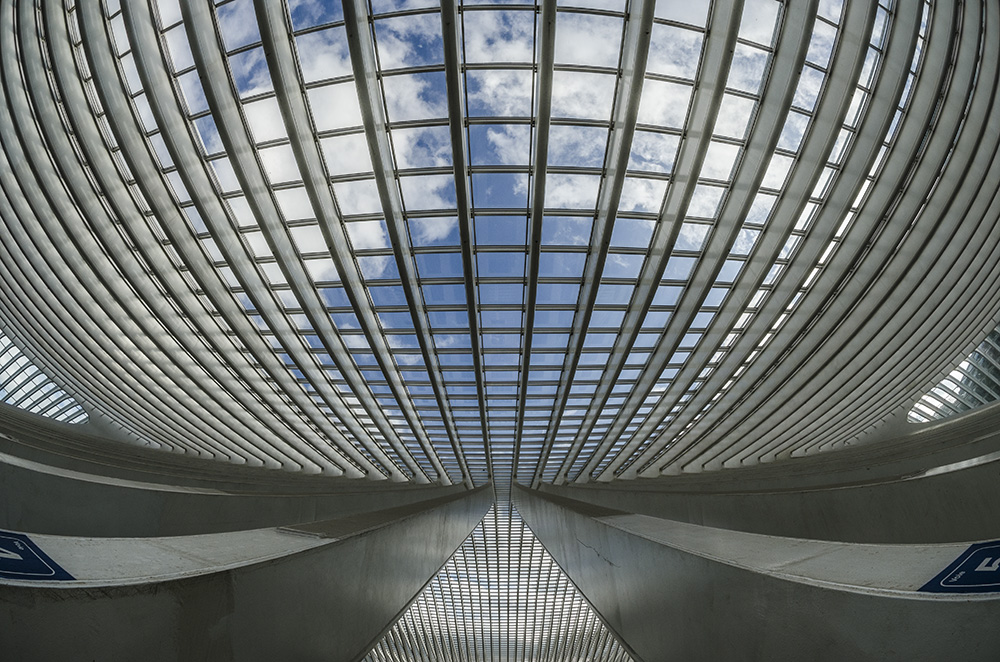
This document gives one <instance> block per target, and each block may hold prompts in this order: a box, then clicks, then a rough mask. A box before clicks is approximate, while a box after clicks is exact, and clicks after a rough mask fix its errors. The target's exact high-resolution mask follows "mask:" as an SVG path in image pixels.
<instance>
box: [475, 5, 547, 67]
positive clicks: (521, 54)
mask: <svg viewBox="0 0 1000 662" xmlns="http://www.w3.org/2000/svg"><path fill="white" fill-rule="evenodd" d="M534 24H535V13H534V11H494V10H490V11H467V12H465V14H464V15H463V26H464V30H465V33H464V34H465V61H466V62H531V61H532V57H533V55H534V50H535V47H534V27H535V25H534Z"/></svg>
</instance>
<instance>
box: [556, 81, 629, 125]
mask: <svg viewBox="0 0 1000 662" xmlns="http://www.w3.org/2000/svg"><path fill="white" fill-rule="evenodd" d="M615 80H616V79H615V76H610V75H606V74H592V73H583V72H578V71H556V72H555V73H554V74H553V76H552V115H553V117H573V118H581V119H598V120H607V119H610V118H611V106H612V105H613V104H614V97H615Z"/></svg>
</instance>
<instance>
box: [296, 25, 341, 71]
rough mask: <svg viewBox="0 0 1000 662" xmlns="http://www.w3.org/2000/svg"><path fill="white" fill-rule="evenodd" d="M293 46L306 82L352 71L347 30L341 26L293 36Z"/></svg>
mask: <svg viewBox="0 0 1000 662" xmlns="http://www.w3.org/2000/svg"><path fill="white" fill-rule="evenodd" d="M295 47H296V49H297V50H298V52H299V65H300V66H301V67H302V79H303V80H304V81H305V82H306V83H311V82H313V81H317V80H323V79H325V78H336V77H338V76H349V75H351V73H352V69H351V55H350V53H349V51H348V46H347V30H345V29H344V28H342V27H338V28H330V29H328V30H319V31H318V32H307V33H306V34H302V35H299V36H297V37H295Z"/></svg>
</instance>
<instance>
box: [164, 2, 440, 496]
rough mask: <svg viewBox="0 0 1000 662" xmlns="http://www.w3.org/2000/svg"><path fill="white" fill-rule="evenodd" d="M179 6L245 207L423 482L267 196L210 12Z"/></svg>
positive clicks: (305, 365) (326, 392) (328, 344)
mask: <svg viewBox="0 0 1000 662" xmlns="http://www.w3.org/2000/svg"><path fill="white" fill-rule="evenodd" d="M180 4H181V12H182V14H183V15H184V19H185V25H186V27H187V34H188V39H189V41H190V43H191V48H192V53H193V55H194V60H195V63H196V65H197V67H198V72H199V74H200V75H201V80H202V81H203V83H204V89H205V95H206V98H207V100H208V105H209V108H211V109H212V113H213V116H214V117H215V123H216V126H217V127H218V129H219V134H220V137H221V138H222V141H223V144H224V145H225V146H226V151H227V152H228V153H229V155H230V162H231V163H232V165H233V169H234V170H235V172H236V177H237V179H238V180H239V182H240V185H241V187H242V189H243V191H244V193H245V195H246V198H247V202H248V203H249V204H250V208H251V209H252V210H253V212H254V215H255V216H256V218H257V221H258V223H259V224H260V227H261V230H263V232H264V236H265V237H266V239H267V242H268V244H269V246H270V248H271V250H272V251H273V253H274V255H275V258H276V259H277V261H278V265H279V267H280V268H281V270H282V273H283V274H284V275H285V278H286V279H287V280H288V283H289V285H290V286H291V288H292V291H293V292H295V294H296V296H297V297H298V298H299V301H301V302H302V303H303V307H304V309H305V311H304V312H305V315H306V317H307V318H308V319H309V323H310V326H312V328H313V329H314V330H315V331H316V334H317V335H318V336H319V338H320V339H321V342H322V343H323V345H324V348H325V349H326V350H327V351H328V352H329V353H330V355H331V356H332V357H333V359H334V362H335V364H336V365H337V368H338V369H339V370H340V372H341V374H342V375H344V377H345V379H346V380H347V382H348V384H350V386H351V389H352V391H353V393H354V395H355V396H356V397H357V398H358V400H360V402H361V406H362V407H363V408H364V410H365V411H366V412H367V413H368V415H369V416H371V418H372V420H373V421H374V423H375V425H376V427H378V429H379V431H380V432H381V433H382V434H383V435H384V436H385V438H386V440H387V442H388V444H389V445H390V446H391V447H392V448H393V450H395V452H396V453H397V455H398V456H399V458H400V459H401V460H402V461H403V462H404V464H405V465H406V466H407V468H408V469H409V470H410V471H412V472H413V473H414V475H415V476H416V480H417V482H423V481H422V480H421V476H423V470H422V469H421V467H420V466H419V464H418V463H417V461H416V460H415V459H414V458H413V457H412V455H411V453H410V452H409V450H408V449H407V448H406V446H405V445H404V444H403V442H402V440H400V438H399V436H398V434H397V433H396V430H395V429H394V428H393V427H392V425H391V424H390V423H389V421H388V418H387V417H386V416H385V415H384V414H383V412H382V409H381V407H379V406H378V403H376V402H375V401H374V398H373V397H372V395H371V393H370V391H369V388H368V385H367V384H366V383H365V380H364V379H363V378H362V376H361V373H360V370H359V369H358V367H357V366H356V365H355V363H354V360H353V358H352V356H351V352H350V351H349V350H348V348H347V346H346V345H345V344H344V342H343V340H342V338H341V336H340V334H339V332H338V331H337V329H336V327H335V326H334V324H333V322H332V321H331V319H330V317H329V315H327V314H326V312H325V310H324V309H323V303H322V301H321V300H320V297H319V294H318V293H317V291H316V288H315V287H313V285H312V282H311V280H310V278H309V275H308V274H307V273H306V271H305V267H304V266H303V264H302V262H301V260H300V259H299V257H298V253H297V252H296V249H295V246H294V245H293V244H292V239H291V237H290V236H289V234H288V230H287V228H286V227H285V226H284V225H283V222H282V218H281V214H280V212H279V211H278V208H277V203H276V202H275V200H274V198H273V197H272V196H271V195H270V194H269V184H268V181H267V178H266V176H265V174H264V171H263V167H262V165H261V164H260V162H259V161H258V160H257V153H256V149H255V148H254V144H253V140H252V138H251V136H250V133H249V128H248V127H247V126H246V124H245V123H244V121H243V118H242V114H241V112H240V111H241V103H240V101H239V100H238V99H237V98H236V95H235V93H234V92H233V88H232V86H231V85H230V84H229V80H230V78H229V72H228V70H227V67H226V59H225V55H224V54H223V53H222V49H221V46H220V43H219V41H218V38H217V36H216V30H215V25H214V21H213V20H212V18H213V17H212V10H211V8H210V7H208V6H207V5H206V4H205V3H201V2H193V1H182V2H181V3H180ZM337 266H338V267H340V266H341V265H337ZM338 271H340V272H341V273H342V274H343V271H342V270H340V269H338ZM299 338H301V336H298V335H297V333H296V337H295V340H296V341H298V342H297V343H296V344H295V345H289V344H286V347H289V349H291V347H296V349H298V347H299V345H301V340H299ZM378 349H379V348H378V347H377V346H375V350H376V351H375V355H376V359H382V358H384V357H382V356H380V353H379V351H378ZM300 351H301V350H299V352H300ZM299 352H295V351H291V352H290V353H291V354H292V355H293V356H298V357H301V358H302V360H296V363H297V365H298V367H299V369H300V370H301V371H302V372H303V373H304V374H305V375H306V376H307V378H308V379H309V380H310V382H311V383H312V385H313V387H314V388H315V389H316V391H317V392H318V393H319V394H320V395H321V396H322V397H323V399H324V401H325V402H326V403H327V404H328V405H330V406H331V407H332V408H334V409H335V410H336V408H337V403H339V402H341V394H340V393H339V392H338V391H336V390H335V389H334V388H333V387H332V385H331V384H330V383H329V381H328V380H327V379H326V375H325V374H324V372H323V370H322V369H321V368H319V367H318V366H317V365H316V362H315V361H313V360H311V358H310V357H306V356H304V355H302V354H300V353H299ZM389 366H391V363H390V364H389ZM379 367H380V368H382V370H383V372H386V370H387V367H388V366H386V365H384V364H383V362H382V360H379ZM348 420H350V419H348ZM352 432H353V433H354V435H355V436H356V438H357V439H358V442H359V443H360V444H362V445H365V446H366V448H368V451H369V452H370V453H371V454H372V455H373V456H374V457H376V458H377V459H378V460H379V461H380V462H381V463H382V464H383V465H384V466H385V467H386V468H388V469H389V471H390V475H391V477H392V478H394V479H397V480H399V479H401V478H402V476H401V474H400V472H398V470H397V469H395V463H394V462H393V461H392V460H391V459H390V457H389V456H388V454H387V453H385V451H384V449H382V447H381V445H379V444H378V443H377V442H374V440H372V442H373V443H371V444H370V445H369V444H365V439H366V438H369V435H370V433H369V432H368V431H367V429H366V428H365V427H364V426H363V425H359V426H358V428H357V429H355V430H353V431H352Z"/></svg>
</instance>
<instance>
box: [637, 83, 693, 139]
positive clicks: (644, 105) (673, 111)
mask: <svg viewBox="0 0 1000 662" xmlns="http://www.w3.org/2000/svg"><path fill="white" fill-rule="evenodd" d="M690 99H691V86H690V85H682V84H680V83H670V82H667V81H660V80H650V79H646V80H645V81H643V85H642V99H641V100H640V102H639V117H638V121H639V122H640V123H643V124H655V125H658V126H664V127H671V128H677V129H679V128H682V127H683V126H684V119H685V117H686V116H687V109H688V102H689V101H690Z"/></svg>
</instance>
